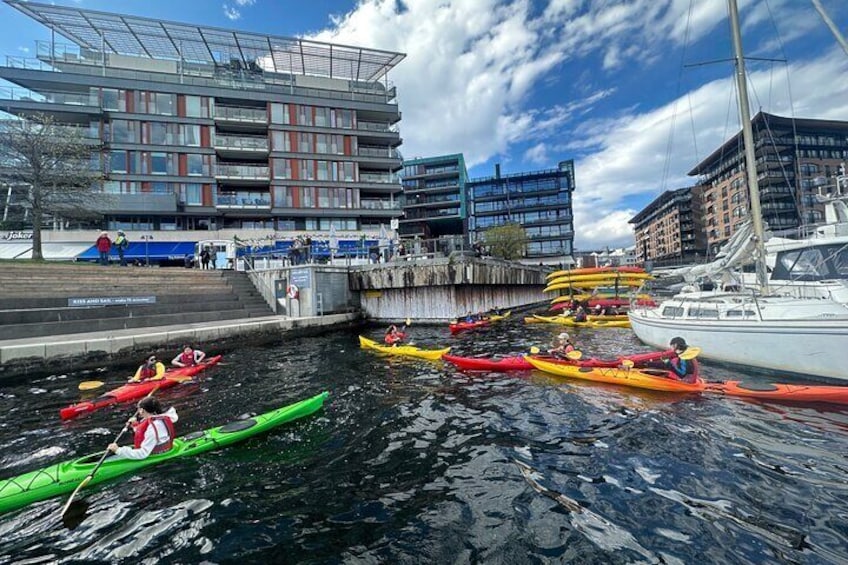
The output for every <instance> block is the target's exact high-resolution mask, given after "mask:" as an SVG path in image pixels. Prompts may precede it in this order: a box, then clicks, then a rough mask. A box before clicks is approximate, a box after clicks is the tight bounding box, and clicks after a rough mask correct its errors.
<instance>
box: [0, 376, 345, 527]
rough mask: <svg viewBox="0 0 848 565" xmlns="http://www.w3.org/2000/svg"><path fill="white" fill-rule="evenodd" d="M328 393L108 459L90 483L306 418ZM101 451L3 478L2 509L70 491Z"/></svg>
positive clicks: (195, 453)
mask: <svg viewBox="0 0 848 565" xmlns="http://www.w3.org/2000/svg"><path fill="white" fill-rule="evenodd" d="M328 394H329V393H327V392H322V393H321V394H318V395H316V396H313V397H312V398H307V399H305V400H301V401H300V402H296V403H294V404H290V405H288V406H284V407H282V408H278V409H276V410H272V411H271V412H266V413H265V414H261V415H259V416H253V417H251V418H248V419H244V420H236V421H234V422H231V423H229V424H226V425H223V426H220V427H217V428H211V429H209V430H205V431H200V432H194V433H191V434H188V435H186V436H183V437H181V438H177V439H175V440H174V446H173V448H172V449H171V450H169V451H167V452H165V453H160V454H158V455H151V456H150V457H148V458H147V459H142V460H141V461H131V460H128V459H107V460H106V461H105V462H104V463H103V465H102V466H101V467H100V469H98V471H97V473H96V474H95V475H94V478H93V479H92V480H91V481H90V482H89V483H88V485H87V486H92V485H96V484H97V483H102V482H104V481H108V480H110V479H113V478H115V477H117V476H119V475H124V474H126V473H132V472H134V471H138V470H139V469H143V468H144V467H149V466H151V465H156V464H157V463H162V462H164V461H169V460H171V459H175V458H177V457H186V456H189V455H198V454H200V453H203V452H205V451H211V450H213V449H218V448H220V447H225V446H227V445H230V444H231V443H235V442H237V441H241V440H244V439H247V438H249V437H251V436H254V435H256V434H261V433H262V432H265V431H268V430H270V429H271V428H274V427H276V426H279V425H282V424H285V423H287V422H291V421H292V420H297V419H298V418H303V417H304V416H308V415H310V414H312V413H313V412H316V411H318V410H320V409H321V407H322V406H323V405H324V399H325V398H327V395H328ZM101 455H103V452H100V453H95V454H92V455H88V456H86V457H81V458H79V459H74V460H71V461H65V462H64V463H58V464H56V465H52V466H50V467H45V468H44V469H40V470H38V471H31V472H29V473H24V474H23V475H19V476H17V477H13V478H11V479H4V480H0V512H8V511H9V510H14V509H16V508H21V507H22V506H26V505H28V504H32V503H33V502H37V501H39V500H44V499H46V498H51V497H53V496H58V495H60V494H65V493H70V492H71V491H73V490H74V489H75V488H77V486H79V484H80V482H81V481H82V480H83V479H84V478H85V477H86V476H87V475H88V474H89V473H90V472H91V471H92V469H94V466H95V465H96V464H97V461H98V460H99V459H100V457H101Z"/></svg>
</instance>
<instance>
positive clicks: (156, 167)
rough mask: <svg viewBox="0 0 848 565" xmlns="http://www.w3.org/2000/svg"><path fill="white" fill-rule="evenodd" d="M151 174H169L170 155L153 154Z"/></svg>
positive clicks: (151, 157)
mask: <svg viewBox="0 0 848 565" xmlns="http://www.w3.org/2000/svg"><path fill="white" fill-rule="evenodd" d="M150 173H151V174H154V175H166V174H168V154H167V153H151V154H150Z"/></svg>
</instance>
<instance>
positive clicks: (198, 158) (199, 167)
mask: <svg viewBox="0 0 848 565" xmlns="http://www.w3.org/2000/svg"><path fill="white" fill-rule="evenodd" d="M186 165H187V167H186V168H187V171H188V175H189V176H190V177H196V176H203V175H204V173H205V167H204V166H203V155H195V154H188V155H187V156H186Z"/></svg>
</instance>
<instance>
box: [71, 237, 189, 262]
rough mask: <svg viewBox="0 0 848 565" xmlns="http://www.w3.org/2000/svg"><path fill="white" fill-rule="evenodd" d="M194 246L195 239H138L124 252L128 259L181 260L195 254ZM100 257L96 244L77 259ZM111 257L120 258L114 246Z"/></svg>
mask: <svg viewBox="0 0 848 565" xmlns="http://www.w3.org/2000/svg"><path fill="white" fill-rule="evenodd" d="M194 248H195V243H194V242H193V241H151V242H149V243H145V242H143V241H136V242H133V243H130V246H129V247H128V248H127V250H126V251H125V252H124V258H125V259H127V260H128V261H133V260H135V259H139V260H141V261H146V260H147V258H148V257H149V258H150V260H151V261H180V260H182V259H184V258H185V256H186V255H194ZM99 258H100V253H99V252H98V251H97V247H96V246H94V245H92V246H91V247H90V248H88V249H87V250H86V251H84V252H83V253H81V254H80V255H78V256H77V260H80V261H96V260H97V259H99ZM109 258H110V259H111V260H113V261H117V260H118V250H117V249H115V247H114V246H113V247H112V249H111V250H110V251H109Z"/></svg>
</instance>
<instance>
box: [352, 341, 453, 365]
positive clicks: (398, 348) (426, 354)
mask: <svg viewBox="0 0 848 565" xmlns="http://www.w3.org/2000/svg"><path fill="white" fill-rule="evenodd" d="M359 346H360V347H362V348H364V349H374V350H376V351H379V352H380V353H387V354H389V355H402V356H406V357H418V358H420V359H431V360H436V359H441V358H442V355H444V354H445V353H447V352H448V351H450V347H445V348H444V349H419V348H417V347H415V346H414V345H381V344H379V343H377V342H376V341H374V340H373V339H368V338H367V337H362V336H359Z"/></svg>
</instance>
